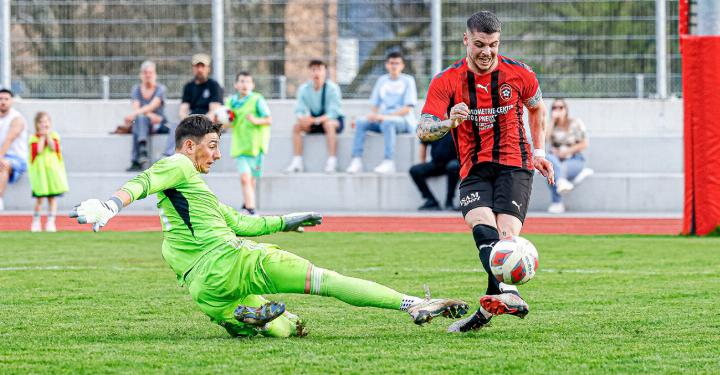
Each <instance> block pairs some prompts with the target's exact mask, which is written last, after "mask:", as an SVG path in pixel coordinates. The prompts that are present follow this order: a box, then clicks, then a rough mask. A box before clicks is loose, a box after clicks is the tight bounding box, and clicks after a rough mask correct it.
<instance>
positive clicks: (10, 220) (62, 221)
mask: <svg viewBox="0 0 720 375" xmlns="http://www.w3.org/2000/svg"><path fill="white" fill-rule="evenodd" d="M30 222H31V217H30V216H0V231H9V230H14V231H26V230H29V229H30ZM57 227H58V230H60V231H89V230H90V226H89V225H80V224H77V222H75V221H74V219H70V218H66V217H58V219H57ZM681 228H682V219H651V218H647V219H646V218H578V217H538V218H534V217H530V218H528V219H527V220H526V221H525V225H524V226H523V233H530V234H539V233H540V234H668V235H676V234H679V233H680V229H681ZM103 230H108V231H128V232H139V231H159V230H160V219H159V218H158V217H157V216H130V215H120V216H118V217H116V218H114V219H113V220H112V221H111V222H110V223H109V224H108V225H107V226H106V227H105V228H103ZM308 231H312V232H396V233H399V232H431V233H466V232H468V228H467V226H466V225H465V223H464V222H463V220H462V219H461V218H460V217H416V216H411V217H402V216H328V217H325V219H324V222H323V224H322V225H321V226H318V227H315V228H308Z"/></svg>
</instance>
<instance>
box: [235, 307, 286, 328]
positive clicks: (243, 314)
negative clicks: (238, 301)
mask: <svg viewBox="0 0 720 375" xmlns="http://www.w3.org/2000/svg"><path fill="white" fill-rule="evenodd" d="M284 312H285V304H284V303H282V302H272V301H271V302H268V303H266V304H264V305H262V306H260V307H251V306H244V305H238V307H237V308H236V309H235V312H233V315H234V316H235V319H237V320H238V321H239V322H240V323H245V324H249V325H252V326H256V327H262V326H264V325H265V324H268V323H270V322H272V321H273V320H275V318H277V317H278V316H280V315H282V314H283V313H284Z"/></svg>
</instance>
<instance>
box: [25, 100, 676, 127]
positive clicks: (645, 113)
mask: <svg viewBox="0 0 720 375" xmlns="http://www.w3.org/2000/svg"><path fill="white" fill-rule="evenodd" d="M567 102H568V107H569V108H570V115H571V116H573V117H579V118H581V119H583V121H584V122H585V124H586V125H587V128H588V132H589V133H590V135H593V136H595V135H605V136H628V135H632V136H644V135H655V136H660V135H672V136H681V135H682V101H680V100H640V99H567ZM129 103H130V102H129V101H125V100H109V101H103V100H37V99H29V100H23V99H19V100H17V102H16V108H17V109H18V110H19V111H20V112H22V113H23V114H24V115H25V116H26V119H28V121H31V120H32V117H33V116H34V115H35V113H36V112H38V111H41V110H43V111H47V112H49V113H50V115H51V116H52V117H53V120H54V122H55V126H56V128H57V129H58V131H59V132H60V133H61V134H63V135H70V134H107V133H108V132H109V131H111V130H112V129H114V128H115V126H116V125H118V124H120V123H121V122H122V119H123V117H124V116H125V115H126V114H127V113H128V112H129V111H130V104H129ZM546 103H547V105H548V107H549V106H550V100H547V101H546ZM294 104H295V101H294V100H270V101H269V105H270V109H271V111H272V114H273V120H274V121H273V126H272V129H273V133H278V134H280V133H284V134H287V133H289V132H290V130H291V129H292V124H293V121H294V118H295V117H294V114H293V106H294ZM368 105H369V104H368V102H367V101H364V100H345V101H344V102H343V110H344V111H345V114H346V117H347V118H348V119H350V118H352V117H353V116H357V115H361V114H364V113H366V112H367V111H368V108H369V107H368ZM178 107H179V102H178V101H176V100H171V101H169V102H168V105H167V109H166V112H167V113H168V115H169V117H170V120H171V121H172V122H174V123H176V122H177V113H178ZM421 108H422V101H421V103H420V105H419V107H418V108H417V109H416V112H418V113H419V112H420V109H421Z"/></svg>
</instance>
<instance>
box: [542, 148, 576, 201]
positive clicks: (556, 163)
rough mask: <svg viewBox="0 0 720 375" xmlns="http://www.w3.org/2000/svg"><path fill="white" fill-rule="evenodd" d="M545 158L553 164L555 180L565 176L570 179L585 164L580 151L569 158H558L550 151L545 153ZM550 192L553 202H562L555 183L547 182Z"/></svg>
mask: <svg viewBox="0 0 720 375" xmlns="http://www.w3.org/2000/svg"><path fill="white" fill-rule="evenodd" d="M547 160H548V161H550V163H552V165H553V171H554V172H555V181H557V180H559V179H561V178H565V179H567V180H569V181H572V180H573V179H574V178H575V177H576V176H577V175H578V174H579V173H580V171H582V170H583V167H584V166H585V158H584V157H583V156H582V154H581V153H579V152H578V153H577V154H575V155H573V156H572V157H571V158H570V159H565V160H560V159H559V158H558V157H557V156H555V155H554V154H552V153H549V154H548V155H547ZM548 187H549V188H550V193H551V194H552V201H553V203H560V202H562V197H561V196H560V194H558V192H557V188H556V186H555V185H550V184H548Z"/></svg>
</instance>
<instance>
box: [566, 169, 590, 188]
mask: <svg viewBox="0 0 720 375" xmlns="http://www.w3.org/2000/svg"><path fill="white" fill-rule="evenodd" d="M594 173H595V171H594V170H592V169H590V168H583V170H582V171H580V173H578V175H577V176H575V178H574V179H573V180H572V183H573V185H577V184H579V183H581V182H583V180H585V179H586V178H588V177H590V176H592V175H593V174H594Z"/></svg>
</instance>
